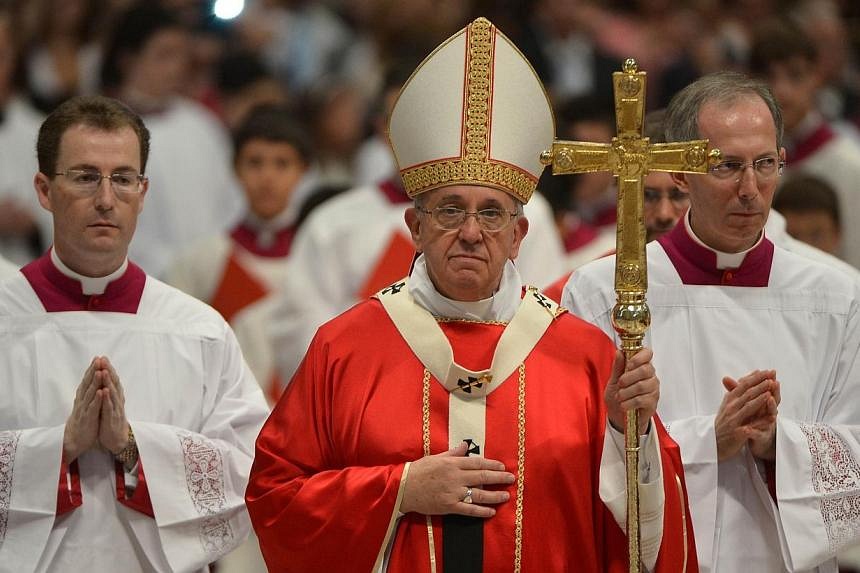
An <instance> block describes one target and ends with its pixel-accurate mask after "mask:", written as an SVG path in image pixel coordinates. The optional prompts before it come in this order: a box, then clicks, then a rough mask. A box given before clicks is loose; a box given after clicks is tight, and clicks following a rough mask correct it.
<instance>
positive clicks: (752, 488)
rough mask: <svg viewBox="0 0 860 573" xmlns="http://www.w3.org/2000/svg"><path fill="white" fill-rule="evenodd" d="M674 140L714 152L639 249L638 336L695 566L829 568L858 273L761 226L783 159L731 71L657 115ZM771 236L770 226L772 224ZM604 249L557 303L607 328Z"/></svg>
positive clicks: (858, 521) (774, 133)
mask: <svg viewBox="0 0 860 573" xmlns="http://www.w3.org/2000/svg"><path fill="white" fill-rule="evenodd" d="M666 122H667V137H668V138H669V139H670V140H684V139H698V138H700V137H701V138H709V139H710V143H711V145H712V146H714V147H717V148H719V149H720V150H721V151H722V157H723V162H722V163H721V164H720V165H718V166H715V167H713V168H712V169H711V172H710V173H708V174H703V175H684V174H676V175H673V177H674V179H675V181H676V183H677V184H678V186H679V187H681V188H682V189H684V190H686V191H688V192H689V193H690V200H691V207H690V210H689V211H688V212H687V215H686V216H685V218H684V219H683V223H682V224H681V223H679V224H678V225H677V226H676V227H675V229H674V230H673V231H671V232H670V233H668V234H667V235H665V236H663V237H661V238H660V239H658V241H657V242H652V243H650V244H649V245H648V263H649V264H648V280H649V285H648V295H647V296H648V304H649V306H650V309H651V317H652V319H651V329H650V331H649V333H648V335H647V337H646V341H645V342H646V344H647V345H649V346H651V347H652V348H653V349H654V354H655V357H654V362H655V365H656V367H657V369H658V371H659V372H660V377H661V380H662V382H663V384H662V388H661V390H662V392H661V401H660V407H659V410H658V411H659V413H660V415H661V418H662V419H663V421H664V422H665V423H666V426H667V428H668V430H669V433H670V435H671V436H672V437H673V438H674V439H675V440H676V441H677V442H678V444H679V445H680V447H681V455H682V458H683V461H684V469H685V474H686V479H687V485H688V488H689V491H690V499H691V502H692V503H691V511H692V515H693V524H694V531H695V534H696V546H697V552H698V558H699V565H700V567H701V570H702V571H704V572H712V571H713V572H726V573H728V572H732V573H733V572H736V571H756V572H757V573H758V572H761V573H769V572H773V573H776V572H782V571H785V570H789V571H816V572H819V573H822V572H836V571H837V565H836V559H835V555H836V553H837V551H838V550H840V549H841V548H844V547H845V546H847V545H849V544H851V543H854V542H856V541H857V539H858V534H860V461H858V460H860V446H858V438H860V429H858V426H857V424H858V423H860V411H858V409H857V407H856V404H857V403H858V399H860V384H858V380H860V364H858V363H857V353H858V349H860V318H858V300H860V287H858V282H857V280H856V273H852V274H849V273H846V272H844V271H842V270H839V269H837V268H836V267H835V266H834V265H832V263H829V264H822V263H821V262H818V261H815V260H813V258H812V257H810V256H809V254H798V253H794V252H791V251H788V250H785V249H784V248H782V247H781V246H779V245H775V244H774V243H773V242H772V241H771V240H770V239H769V237H768V234H767V232H763V231H762V229H763V228H764V225H765V220H766V219H767V216H768V212H769V208H770V202H771V200H772V198H773V193H774V189H775V188H776V185H777V181H778V179H779V177H778V175H779V172H780V162H781V160H782V159H783V158H784V153H785V152H784V150H783V148H782V145H781V133H782V125H781V117H780V115H779V108H778V106H777V104H776V103H775V101H774V99H773V96H772V94H771V93H770V91H769V90H768V89H767V87H766V86H765V85H764V84H762V83H760V82H757V81H752V80H748V79H747V78H745V77H743V76H741V75H739V74H714V75H712V76H707V77H705V78H703V79H701V80H699V81H697V82H695V83H694V84H692V85H691V86H688V87H687V88H686V89H685V90H683V91H682V92H680V93H679V94H678V95H677V96H676V98H675V99H674V100H673V101H672V103H670V105H669V111H668V114H667V119H666ZM768 232H769V231H768ZM613 273H614V257H610V258H606V259H602V260H599V261H596V262H594V263H592V264H590V265H586V266H585V267H583V268H581V269H579V270H578V271H577V272H576V273H574V275H573V276H572V278H571V280H570V282H569V283H568V284H567V286H566V288H565V292H564V296H563V299H562V301H563V304H565V305H566V306H567V307H568V308H570V309H571V310H572V311H573V312H574V313H576V314H578V315H580V316H581V317H583V318H585V319H586V320H589V321H592V322H594V323H595V324H597V325H599V326H600V327H601V328H602V329H603V330H604V331H605V332H607V333H609V334H612V333H613V329H612V326H611V324H610V315H611V312H612V308H613V305H614V303H615V294H614V292H613Z"/></svg>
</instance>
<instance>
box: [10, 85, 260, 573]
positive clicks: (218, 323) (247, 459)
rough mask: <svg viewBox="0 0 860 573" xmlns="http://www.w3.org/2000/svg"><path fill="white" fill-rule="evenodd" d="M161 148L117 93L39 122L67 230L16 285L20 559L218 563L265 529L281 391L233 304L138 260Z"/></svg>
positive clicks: (113, 565)
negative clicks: (252, 503)
mask: <svg viewBox="0 0 860 573" xmlns="http://www.w3.org/2000/svg"><path fill="white" fill-rule="evenodd" d="M148 151H149V133H148V131H147V129H146V127H145V126H144V124H143V122H142V121H141V119H140V118H139V117H138V116H137V115H135V114H134V113H133V112H131V111H130V110H129V109H128V108H126V107H125V106H123V105H122V104H120V103H119V102H117V101H115V100H111V99H108V98H103V97H81V98H74V99H71V100H69V101H67V102H66V103H64V104H62V105H60V106H59V107H58V108H57V109H56V110H55V111H54V112H53V113H52V114H51V115H50V116H49V117H48V118H47V119H46V120H45V122H44V123H43V124H42V126H41V128H40V130H39V136H38V144H37V153H38V161H39V172H38V173H37V174H36V176H35V179H34V185H35V188H36V193H37V196H38V199H39V202H40V203H41V205H42V206H43V207H44V208H45V209H47V210H48V211H50V213H51V216H52V218H53V222H54V245H53V247H52V248H51V249H50V250H49V251H48V252H47V253H46V254H45V255H43V256H42V257H41V258H39V259H37V260H35V261H33V262H32V263H30V264H28V265H27V266H25V267H24V268H23V269H21V272H20V273H18V274H17V275H14V276H12V278H9V279H6V280H4V281H2V282H0V380H2V381H3V396H4V399H3V400H0V569H3V570H4V571H77V570H82V569H85V570H87V571H94V572H107V571H120V570H121V571H125V572H141V571H206V570H208V564H209V563H211V562H213V561H215V560H216V559H217V558H218V557H220V556H221V555H224V554H225V553H227V552H229V551H230V550H231V549H232V548H233V547H235V546H236V545H238V544H239V543H240V542H241V541H242V540H243V539H244V537H245V536H246V534H247V533H248V530H249V526H250V523H249V520H248V515H247V512H246V510H245V507H244V504H243V499H242V494H243V491H244V488H245V484H246V481H247V476H248V472H249V470H250V466H251V458H252V454H253V440H254V437H255V436H256V435H257V432H258V431H259V429H260V427H261V426H262V424H263V421H264V420H265V416H266V414H267V408H266V403H265V399H264V398H263V395H262V392H261V391H260V387H259V385H258V384H257V383H256V381H255V380H254V378H253V376H252V375H251V373H250V371H249V370H248V367H247V366H246V365H245V362H244V360H243V359H242V354H241V352H240V350H239V346H238V344H237V342H236V339H235V337H234V336H233V333H232V331H231V330H230V328H229V326H228V325H227V323H226V322H224V320H223V319H222V318H221V317H220V315H218V313H217V312H215V311H214V310H212V309H211V308H210V307H208V306H206V305H205V304H203V303H202V302H199V301H197V300H196V299H193V298H191V297H190V296H188V295H185V294H183V293H181V292H179V291H177V290H175V289H173V288H171V287H168V286H167V285H165V284H163V283H161V282H159V281H157V280H155V279H153V278H152V277H149V276H147V275H146V274H144V272H143V271H142V270H141V269H140V268H139V267H138V266H137V265H135V264H134V263H133V262H131V261H129V260H128V258H127V251H128V246H129V242H130V241H131V239H132V236H133V234H134V230H135V225H136V223H137V218H138V214H139V213H140V212H141V210H142V208H143V201H144V197H145V196H146V193H147V190H148V181H147V179H146V176H145V175H144V173H145V171H144V169H145V167H146V160H147V154H148Z"/></svg>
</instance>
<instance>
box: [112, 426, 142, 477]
mask: <svg viewBox="0 0 860 573" xmlns="http://www.w3.org/2000/svg"><path fill="white" fill-rule="evenodd" d="M111 453H113V457H114V459H115V460H116V461H118V462H120V463H121V464H122V465H123V467H124V468H125V469H126V470H130V469H131V468H133V467H134V466H135V464H137V459H138V456H139V454H138V451H137V441H136V440H135V439H134V432H133V431H132V429H131V425H128V434H127V438H126V441H125V445H124V446H123V447H122V448H119V449H118V450H117V451H113V452H111Z"/></svg>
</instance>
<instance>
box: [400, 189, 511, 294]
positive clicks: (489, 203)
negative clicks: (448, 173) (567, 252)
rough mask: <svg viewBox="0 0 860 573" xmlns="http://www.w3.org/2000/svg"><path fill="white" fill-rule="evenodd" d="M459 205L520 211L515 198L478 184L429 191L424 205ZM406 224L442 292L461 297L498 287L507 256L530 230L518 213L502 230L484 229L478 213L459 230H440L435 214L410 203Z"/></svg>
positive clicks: (427, 207)
mask: <svg viewBox="0 0 860 573" xmlns="http://www.w3.org/2000/svg"><path fill="white" fill-rule="evenodd" d="M437 207H456V208H459V209H464V210H465V211H467V212H470V213H474V212H477V211H481V210H483V209H501V210H504V211H508V212H511V213H515V212H516V210H517V203H516V199H514V198H513V197H512V196H510V195H508V194H507V193H505V192H503V191H499V190H498V189H492V188H490V187H482V186H477V185H452V186H449V187H442V188H440V189H434V190H433V191H428V192H426V193H425V194H424V196H423V209H424V210H426V211H433V209H435V208H437ZM406 224H407V225H408V226H409V229H410V231H411V232H412V240H413V242H414V243H415V249H416V250H417V251H418V252H421V253H424V258H425V260H426V263H427V270H428V272H429V274H430V279H431V280H432V281H433V284H434V285H435V286H436V289H437V290H438V291H439V292H440V293H441V294H442V295H444V296H446V297H448V298H451V299H454V300H461V301H476V300H482V299H485V298H489V297H490V296H492V295H493V293H494V292H495V291H496V289H498V287H499V283H500V281H501V278H502V271H503V270H504V266H505V263H506V262H507V261H508V259H515V258H516V256H517V254H518V253H519V248H520V243H521V242H522V240H523V237H525V235H526V232H527V231H528V221H527V220H526V219H525V218H524V217H523V216H517V217H514V218H513V220H512V221H511V222H510V224H508V226H507V227H505V228H503V229H501V230H499V231H493V232H491V231H485V230H483V229H481V227H480V226H479V225H478V221H477V219H476V218H475V217H474V216H467V217H466V220H465V221H464V222H463V224H462V225H461V226H460V228H459V229H457V230H451V231H448V230H444V229H441V228H440V227H439V226H438V225H437V224H436V223H435V222H434V221H433V218H432V216H431V215H429V214H427V213H424V212H422V211H419V210H417V209H416V208H414V207H413V208H410V209H407V211H406Z"/></svg>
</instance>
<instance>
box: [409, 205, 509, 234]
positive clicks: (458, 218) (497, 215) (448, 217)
mask: <svg viewBox="0 0 860 573" xmlns="http://www.w3.org/2000/svg"><path fill="white" fill-rule="evenodd" d="M416 209H418V210H419V211H421V212H422V213H424V214H426V215H430V218H431V219H432V220H433V222H434V223H436V225H437V226H438V227H439V228H440V229H442V230H444V231H457V230H458V229H460V227H462V226H463V223H465V222H466V217H469V216H472V217H475V221H477V223H478V226H479V227H480V228H481V230H483V231H489V232H491V233H492V232H496V231H501V230H502V229H504V228H505V227H507V226H508V225H510V223H511V221H512V220H513V219H514V218H515V217H516V216H517V215H518V213H512V212H510V211H505V210H504V209H496V208H489V209H481V210H480V211H466V210H465V209H461V208H459V207H436V208H434V209H431V210H429V211H427V210H426V209H422V208H421V207H416Z"/></svg>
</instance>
